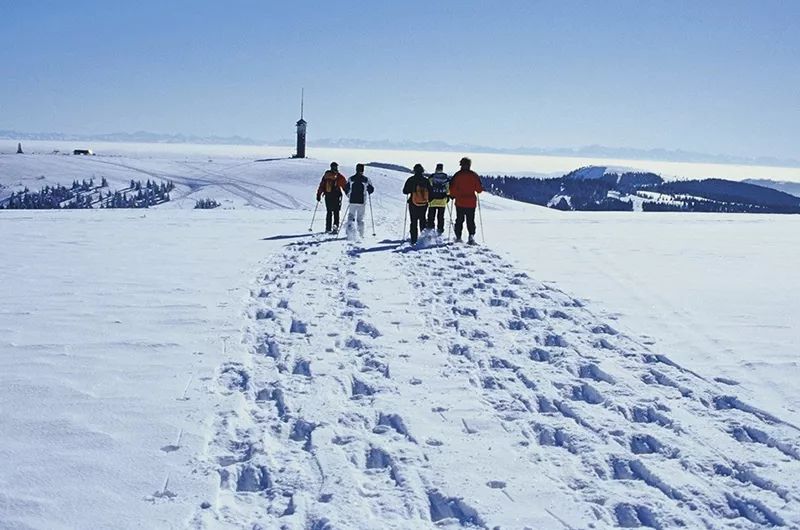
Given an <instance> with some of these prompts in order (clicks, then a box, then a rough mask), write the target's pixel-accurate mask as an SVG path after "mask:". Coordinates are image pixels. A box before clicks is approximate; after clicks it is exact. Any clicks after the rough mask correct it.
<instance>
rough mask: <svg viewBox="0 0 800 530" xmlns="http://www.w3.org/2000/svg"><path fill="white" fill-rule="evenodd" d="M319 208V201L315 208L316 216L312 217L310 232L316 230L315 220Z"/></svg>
mask: <svg viewBox="0 0 800 530" xmlns="http://www.w3.org/2000/svg"><path fill="white" fill-rule="evenodd" d="M317 208H319V201H317V205H316V206H314V215H312V216H311V226H309V227H308V231H309V232H312V231H313V230H314V219H316V217H317Z"/></svg>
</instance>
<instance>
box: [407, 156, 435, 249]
mask: <svg viewBox="0 0 800 530" xmlns="http://www.w3.org/2000/svg"><path fill="white" fill-rule="evenodd" d="M403 193H404V194H405V195H407V196H408V213H409V216H410V217H411V244H412V245H415V244H416V243H417V239H418V238H419V232H421V231H423V230H425V223H426V219H425V212H426V210H427V209H428V201H429V200H430V193H431V183H430V181H429V180H428V178H427V177H426V176H425V168H423V167H422V164H417V165H415V166H414V174H413V175H411V176H410V177H409V178H408V180H406V183H405V186H403Z"/></svg>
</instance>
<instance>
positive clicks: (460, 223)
mask: <svg viewBox="0 0 800 530" xmlns="http://www.w3.org/2000/svg"><path fill="white" fill-rule="evenodd" d="M459 164H460V165H461V169H460V170H458V171H457V172H456V174H455V175H453V178H452V179H451V180H450V196H451V197H453V199H454V200H455V201H456V225H455V227H454V228H453V231H454V232H455V234H456V241H461V233H462V231H463V229H464V221H465V220H466V221H467V231H468V233H469V241H468V243H469V244H470V245H476V244H477V243H476V242H475V208H476V207H477V205H478V197H477V194H478V193H482V192H483V185H482V184H481V178H480V177H479V176H478V174H477V173H475V172H474V171H472V169H471V168H472V160H470V159H469V158H467V157H464V158H462V159H461V161H460V162H459Z"/></svg>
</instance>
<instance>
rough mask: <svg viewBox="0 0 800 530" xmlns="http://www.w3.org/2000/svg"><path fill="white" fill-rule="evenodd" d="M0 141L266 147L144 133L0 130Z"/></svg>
mask: <svg viewBox="0 0 800 530" xmlns="http://www.w3.org/2000/svg"><path fill="white" fill-rule="evenodd" d="M0 140H16V141H19V142H24V141H25V140H45V141H59V142H70V141H74V142H131V143H152V144H201V145H268V144H267V143H266V142H261V141H258V140H253V139H252V138H245V137H243V136H194V135H185V134H157V133H150V132H144V131H138V132H134V133H107V134H67V133H23V132H19V131H3V130H0Z"/></svg>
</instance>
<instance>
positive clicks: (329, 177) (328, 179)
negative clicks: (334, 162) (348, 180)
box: [322, 171, 339, 193]
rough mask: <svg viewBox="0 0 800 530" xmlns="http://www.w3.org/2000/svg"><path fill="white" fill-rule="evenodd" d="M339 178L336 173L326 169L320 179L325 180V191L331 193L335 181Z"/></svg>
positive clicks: (334, 186) (334, 187)
mask: <svg viewBox="0 0 800 530" xmlns="http://www.w3.org/2000/svg"><path fill="white" fill-rule="evenodd" d="M338 178H339V174H338V173H334V172H333V171H326V172H325V175H324V176H323V177H322V179H323V180H324V181H325V193H331V192H332V191H333V190H335V189H336V181H337V180H338Z"/></svg>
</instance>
